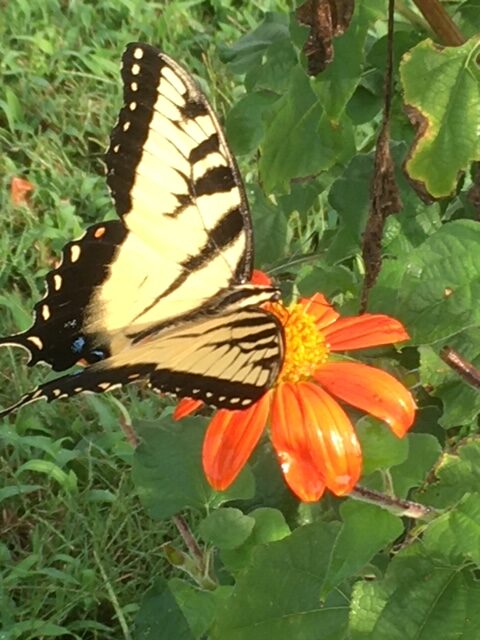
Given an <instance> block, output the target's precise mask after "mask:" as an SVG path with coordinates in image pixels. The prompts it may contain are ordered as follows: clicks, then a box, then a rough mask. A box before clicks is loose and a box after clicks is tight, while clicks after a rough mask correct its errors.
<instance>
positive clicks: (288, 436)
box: [272, 382, 362, 501]
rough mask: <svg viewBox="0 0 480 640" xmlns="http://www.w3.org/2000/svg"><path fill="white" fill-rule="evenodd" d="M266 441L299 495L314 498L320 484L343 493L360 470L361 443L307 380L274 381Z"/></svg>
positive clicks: (326, 397)
mask: <svg viewBox="0 0 480 640" xmlns="http://www.w3.org/2000/svg"><path fill="white" fill-rule="evenodd" d="M272 443H273V446H274V447H275V450H276V451H277V455H278V457H279V458H280V461H281V463H282V468H283V471H284V474H285V478H286V480H287V482H288V484H289V485H290V487H291V488H292V489H293V491H294V492H295V493H296V494H297V495H298V496H299V497H301V498H302V500H305V501H307V500H309V501H311V500H318V499H319V497H320V496H321V494H322V493H323V489H322V485H326V486H327V487H328V488H329V489H330V490H331V491H333V492H334V493H335V494H337V495H344V494H346V493H348V492H349V491H351V489H352V488H353V486H354V485H355V483H356V482H357V480H358V478H359V476H360V472H361V464H362V455H361V449H360V445H359V443H358V440H357V437H356V435H355V432H354V430H353V426H352V424H351V422H350V420H349V419H348V417H347V415H346V414H345V412H344V411H343V409H342V408H341V407H340V406H339V405H338V403H337V402H336V401H335V400H334V399H333V398H331V397H330V396H329V395H328V393H326V392H325V391H323V390H322V389H320V388H319V387H318V386H317V385H315V384H313V383H310V382H302V383H299V384H296V385H293V384H289V383H285V384H283V385H279V387H278V388H277V390H276V393H275V397H274V401H273V403H272ZM315 471H316V473H313V475H312V472H315Z"/></svg>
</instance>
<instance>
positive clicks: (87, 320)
mask: <svg viewBox="0 0 480 640" xmlns="http://www.w3.org/2000/svg"><path fill="white" fill-rule="evenodd" d="M122 79H123V84H124V101H125V105H124V106H123V108H122V109H121V111H120V116H119V120H118V122H117V125H116V126H115V128H114V130H113V132H112V136H111V144H110V147H109V149H108V152H107V154H106V163H107V182H108V185H109V187H110V189H111V193H112V196H113V200H114V203H115V207H116V210H117V212H118V214H119V216H120V218H121V221H118V222H117V221H115V222H108V223H105V224H101V225H94V226H93V227H90V229H88V230H87V232H86V234H85V236H84V237H83V238H81V239H80V240H78V241H75V242H72V243H69V244H67V245H66V247H65V249H64V251H63V260H62V264H61V265H60V267H59V268H57V269H55V270H53V271H51V272H50V273H49V274H48V275H47V278H46V280H47V294H46V297H45V298H44V299H43V300H42V301H40V302H39V303H38V304H37V305H36V307H35V321H34V324H33V326H32V327H31V328H30V329H29V330H28V331H26V332H24V333H21V334H19V335H16V336H8V337H6V338H3V339H1V340H0V346H1V345H14V346H22V347H23V348H25V349H27V350H28V352H29V355H30V364H34V363H36V362H39V361H45V362H47V363H48V364H50V365H51V366H52V367H53V368H54V369H55V370H58V371H59V370H65V369H66V368H69V367H70V366H71V365H72V364H74V363H75V362H76V361H78V360H79V359H81V358H83V359H85V360H86V361H87V362H94V361H95V360H98V359H100V358H103V357H107V356H108V355H109V354H110V353H114V352H118V351H119V350H121V349H123V348H125V347H127V346H128V344H129V342H130V340H131V336H132V335H135V334H136V333H138V334H141V333H143V332H145V331H147V332H148V331H149V330H150V329H151V328H152V327H156V328H157V329H158V328H160V327H161V326H162V325H163V326H167V325H168V324H170V323H172V322H173V321H174V320H175V319H177V318H182V317H184V316H188V315H189V314H192V313H195V312H196V311H197V310H198V309H199V308H200V307H202V306H204V305H205V304H209V303H210V302H212V301H213V300H214V299H215V297H216V296H218V294H219V292H221V291H222V290H224V289H226V288H228V287H230V286H231V285H232V284H234V283H236V282H242V281H244V280H248V279H249V278H250V274H251V268H252V240H251V222H250V215H249V211H248V205H247V201H246V198H245V194H244V190H243V186H242V181H241V178H240V176H239V173H238V170H237V167H236V164H235V161H234V159H233V157H232V155H231V153H230V151H229V149H228V146H227V143H226V141H225V137H224V135H223V133H222V130H221V128H220V125H219V123H218V121H217V119H216V117H215V114H214V113H213V111H212V109H211V108H210V106H209V104H208V101H207V99H206V98H205V96H204V95H203V94H202V92H201V91H200V90H199V88H198V86H197V84H196V83H195V81H194V80H193V79H192V77H191V76H190V75H189V74H188V73H187V72H186V71H185V70H184V69H183V68H182V67H181V66H180V65H178V64H177V63H176V62H174V61H173V60H171V59H170V58H169V57H168V56H166V55H164V54H163V53H161V52H160V51H158V50H157V49H155V48H154V47H150V46H148V45H145V44H139V43H132V44H130V45H128V46H127V48H126V51H125V53H124V55H123V67H122ZM127 333H128V336H127Z"/></svg>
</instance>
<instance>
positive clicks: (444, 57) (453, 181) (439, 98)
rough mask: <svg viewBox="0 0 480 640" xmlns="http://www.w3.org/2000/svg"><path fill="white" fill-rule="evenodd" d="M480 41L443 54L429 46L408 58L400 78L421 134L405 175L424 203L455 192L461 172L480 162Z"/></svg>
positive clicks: (428, 43) (442, 50)
mask: <svg viewBox="0 0 480 640" xmlns="http://www.w3.org/2000/svg"><path fill="white" fill-rule="evenodd" d="M479 44H480V39H479V38H478V37H475V38H472V39H471V40H469V41H468V42H466V43H465V44H464V45H463V46H461V47H446V48H440V47H438V46H437V45H435V44H434V43H433V42H432V41H431V40H425V41H424V42H421V43H420V44H419V45H417V46H416V47H415V48H414V49H412V50H411V51H410V52H409V53H407V54H405V56H404V58H403V60H402V63H401V66H400V75H401V80H402V85H403V91H404V99H405V104H406V106H407V113H408V116H409V118H410V120H411V121H412V123H413V124H414V125H415V127H416V129H417V135H416V138H415V141H414V143H413V146H412V149H411V151H410V154H409V156H408V157H407V160H406V162H405V170H406V172H407V175H408V177H409V178H410V180H411V182H412V185H413V186H414V187H416V189H417V191H418V192H419V193H420V194H421V195H422V196H423V197H425V198H427V199H428V198H430V199H435V198H442V197H446V196H448V195H450V194H452V193H453V192H454V191H455V188H456V185H457V181H458V178H459V175H460V173H461V172H463V171H466V170H467V169H468V167H469V165H470V163H471V162H473V161H475V160H480V138H479V135H478V131H479V130H480V69H479V66H478V61H477V55H476V53H477V54H478V51H479V49H478V47H479Z"/></svg>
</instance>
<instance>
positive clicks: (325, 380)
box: [315, 362, 416, 438]
mask: <svg viewBox="0 0 480 640" xmlns="http://www.w3.org/2000/svg"><path fill="white" fill-rule="evenodd" d="M315 379H316V380H317V381H318V382H319V383H320V384H321V385H322V387H324V388H325V389H326V390H327V391H328V392H329V393H331V394H332V395H334V396H336V397H337V398H340V399H341V400H343V401H344V402H347V403H348V404H351V405H352V406H354V407H357V408H358V409H361V410H362V411H365V412H366V413H369V414H371V415H372V416H375V417H376V418H380V419H381V420H385V422H387V423H388V424H389V426H390V427H391V429H392V431H393V432H394V434H395V435H397V436H398V437H400V438H401V437H402V436H404V435H405V433H406V432H407V431H408V429H409V428H410V427H411V426H412V423H413V420H414V418H415V409H416V405H415V400H414V399H413V397H412V394H411V393H410V391H408V389H407V388H406V387H404V386H403V384H401V383H400V382H399V381H398V380H396V379H395V378H394V377H393V376H391V375H390V374H389V373H386V372H385V371H382V370H381V369H377V368H376V367H369V366H367V365H366V364H360V363H358V362H328V363H326V364H324V365H322V366H321V367H320V368H319V370H318V371H317V372H316V373H315Z"/></svg>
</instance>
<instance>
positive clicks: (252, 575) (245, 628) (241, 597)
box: [212, 523, 348, 640]
mask: <svg viewBox="0 0 480 640" xmlns="http://www.w3.org/2000/svg"><path fill="white" fill-rule="evenodd" d="M337 534H338V527H337V526H336V525H335V524H325V523H319V524H315V525H309V526H305V527H301V528H299V529H297V530H296V531H295V532H294V533H293V534H292V535H291V536H288V537H287V538H284V539H283V540H280V541H279V542H273V543H270V544H267V545H265V546H260V547H257V548H256V549H255V551H254V553H253V555H252V558H251V562H250V564H249V565H248V566H247V567H246V568H245V570H244V571H243V572H242V573H241V574H240V575H239V576H238V580H237V583H236V586H235V588H234V590H233V593H232V597H231V598H230V599H229V600H228V601H227V602H226V603H225V605H224V606H223V607H221V608H220V610H219V612H218V617H217V623H216V625H215V627H214V631H213V633H212V640H271V638H272V637H275V638H276V640H291V639H292V638H295V639H296V640H326V639H329V640H332V638H335V640H341V639H342V638H344V633H345V628H346V625H347V619H348V604H347V600H346V598H345V597H344V595H341V594H339V593H338V592H337V591H335V590H334V591H332V592H331V593H330V594H329V596H328V597H327V598H326V600H324V601H321V600H320V593H321V588H322V584H323V581H324V577H325V574H326V572H327V569H328V565H329V562H330V554H331V550H332V547H333V545H334V543H335V540H336V537H337Z"/></svg>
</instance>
